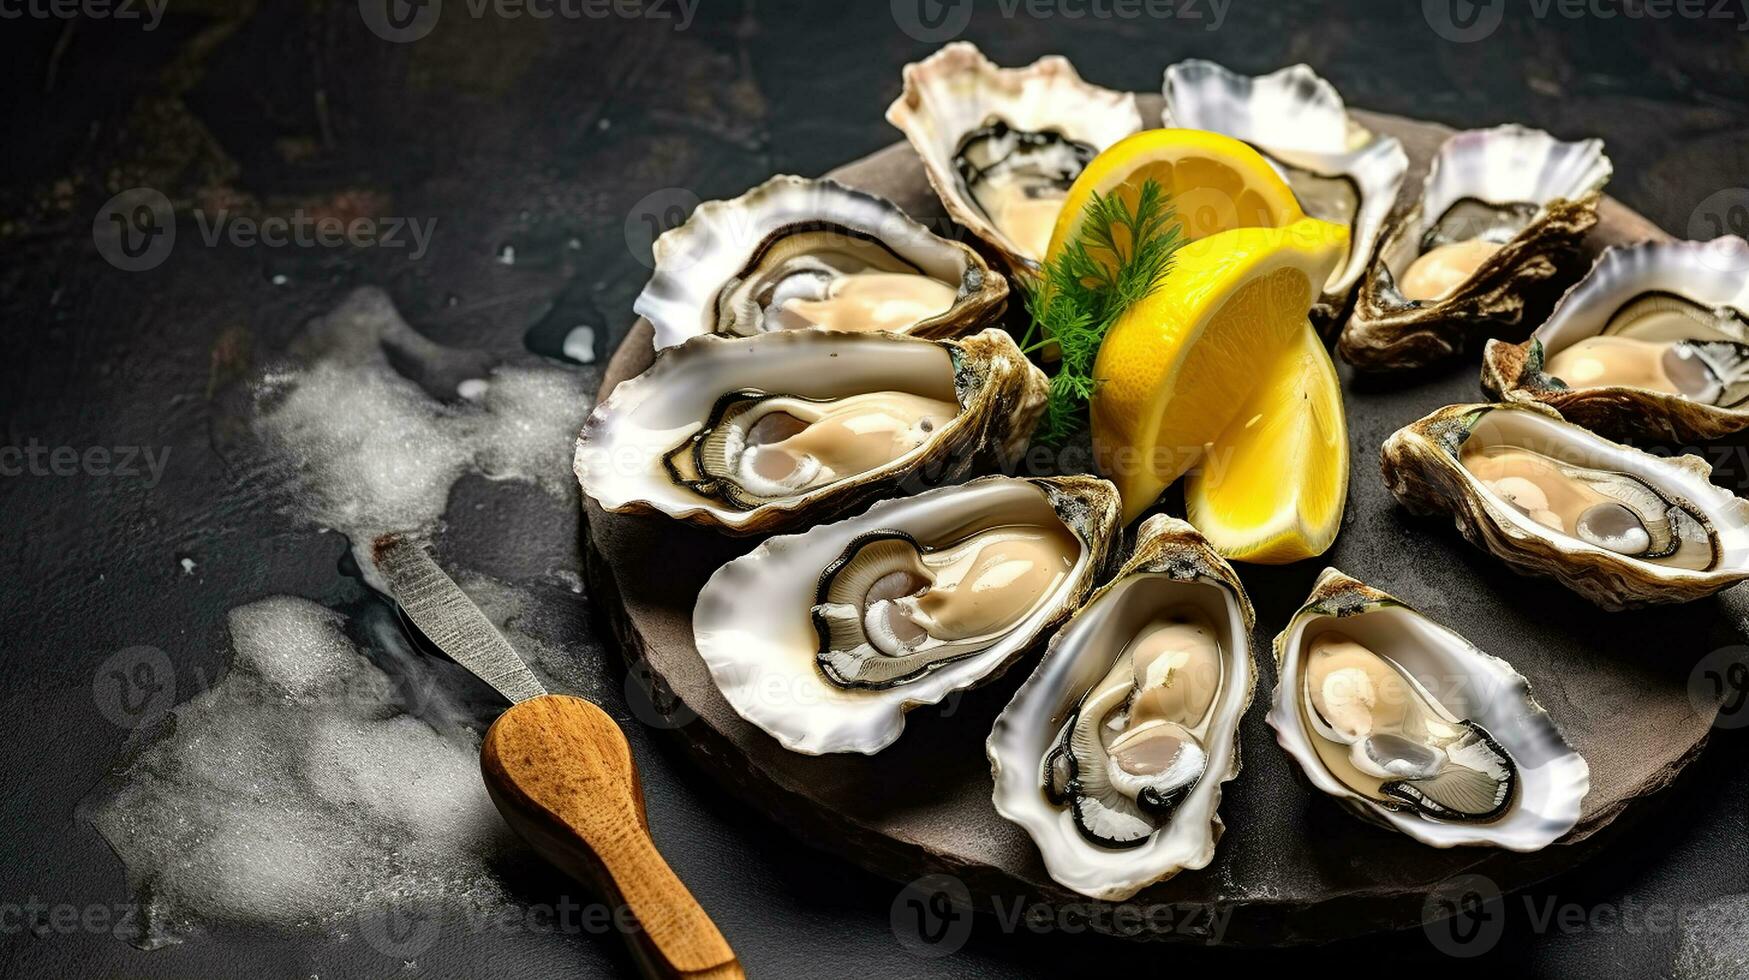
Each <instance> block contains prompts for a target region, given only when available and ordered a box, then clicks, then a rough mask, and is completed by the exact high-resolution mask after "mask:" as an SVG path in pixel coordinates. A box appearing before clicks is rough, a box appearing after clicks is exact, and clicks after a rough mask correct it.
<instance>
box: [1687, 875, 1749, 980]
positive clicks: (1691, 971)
mask: <svg viewBox="0 0 1749 980" xmlns="http://www.w3.org/2000/svg"><path fill="white" fill-rule="evenodd" d="M1680 921H1681V924H1682V935H1681V936H1680V938H1679V939H1678V940H1677V945H1676V956H1675V957H1674V959H1673V961H1672V963H1671V971H1670V975H1671V976H1672V977H1674V978H1675V980H1739V978H1741V977H1746V976H1749V895H1724V896H1721V897H1719V898H1716V899H1714V900H1713V901H1711V902H1709V903H1707V904H1706V905H1703V906H1701V907H1699V908H1698V909H1687V910H1684V915H1683V916H1682V918H1681V920H1680Z"/></svg>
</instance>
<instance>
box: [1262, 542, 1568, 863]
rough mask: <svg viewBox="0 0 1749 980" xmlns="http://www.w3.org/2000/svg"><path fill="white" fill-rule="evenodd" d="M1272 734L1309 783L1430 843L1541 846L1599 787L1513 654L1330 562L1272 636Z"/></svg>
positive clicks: (1365, 815)
mask: <svg viewBox="0 0 1749 980" xmlns="http://www.w3.org/2000/svg"><path fill="white" fill-rule="evenodd" d="M1275 661H1276V669H1277V674H1278V677H1277V680H1276V687H1275V695H1274V697H1273V699H1272V701H1271V704H1270V709H1269V724H1270V726H1271V727H1273V728H1274V729H1275V733H1276V739H1277V741H1279V742H1280V743H1281V747H1282V748H1283V749H1285V750H1286V751H1287V753H1288V755H1289V756H1291V757H1292V758H1293V760H1294V762H1296V763H1297V764H1298V765H1299V767H1300V770H1301V772H1303V773H1304V774H1305V775H1306V777H1307V779H1308V780H1309V781H1310V782H1311V783H1312V785H1313V786H1314V787H1316V788H1317V789H1319V790H1322V791H1323V792H1325V793H1328V794H1329V795H1330V796H1332V797H1334V798H1335V799H1336V800H1337V801H1339V802H1340V803H1342V804H1343V805H1344V806H1345V807H1347V808H1348V809H1349V810H1351V811H1353V812H1354V813H1356V814H1358V815H1359V816H1360V817H1361V818H1363V819H1365V820H1368V821H1371V822H1373V823H1377V824H1380V825H1382V826H1384V827H1388V828H1390V829H1392V830H1396V831H1399V832H1401V833H1404V834H1407V835H1409V836H1410V837H1413V838H1415V839H1416V840H1418V841H1421V842H1422V843H1424V844H1431V845H1433V846H1434V847H1453V846H1457V845H1466V844H1475V845H1492V846H1495V847H1503V848H1506V849H1508V850H1513V851H1535V850H1540V849H1542V848H1543V847H1546V846H1548V845H1549V844H1552V843H1554V842H1555V841H1556V840H1557V839H1559V838H1560V837H1562V836H1564V835H1565V834H1566V833H1567V832H1568V831H1571V830H1572V829H1573V828H1574V827H1575V826H1576V825H1577V824H1578V822H1579V816H1580V805H1581V803H1582V801H1583V800H1584V798H1585V794H1586V793H1587V792H1589V791H1590V788H1591V771H1590V767H1589V766H1588V765H1587V764H1586V762H1585V759H1584V757H1582V756H1581V755H1579V753H1577V752H1575V751H1574V750H1573V748H1572V746H1570V745H1568V744H1567V741H1566V740H1565V739H1564V738H1562V736H1561V732H1560V730H1559V729H1558V728H1556V727H1555V723H1554V720H1553V719H1551V718H1550V717H1549V714H1548V712H1547V711H1545V710H1543V708H1542V706H1541V705H1539V704H1537V702H1536V699H1535V697H1533V696H1532V694H1531V690H1530V682H1529V681H1527V680H1525V679H1524V677H1523V676H1521V675H1520V674H1519V673H1518V672H1517V671H1515V670H1513V669H1512V665H1511V664H1508V663H1507V662H1506V661H1504V660H1501V659H1500V658H1498V657H1491V656H1489V655H1488V654H1486V653H1483V652H1482V651H1481V650H1479V649H1477V648H1476V647H1475V646H1474V645H1473V644H1471V643H1470V642H1469V641H1468V640H1466V639H1464V638H1463V637H1462V636H1460V635H1459V634H1457V633H1455V632H1453V631H1451V630H1449V629H1446V628H1445V627H1443V626H1440V625H1439V624H1438V623H1435V622H1433V621H1432V620H1431V619H1428V618H1427V617H1425V616H1423V615H1421V614H1420V613H1418V612H1416V611H1415V610H1413V609H1411V608H1409V607H1408V606H1406V605H1404V604H1403V603H1402V602H1401V601H1399V600H1397V599H1395V598H1393V597H1392V596H1390V595H1387V594H1386V593H1384V592H1380V591H1379V590H1377V589H1373V588H1370V587H1368V586H1366V585H1364V584H1362V583H1361V582H1358V581H1356V580H1354V579H1352V578H1349V577H1348V576H1346V575H1344V574H1342V573H1341V572H1339V571H1337V570H1336V569H1334V568H1327V569H1325V570H1324V572H1323V574H1322V575H1320V576H1319V577H1318V581H1317V584H1316V585H1314V586H1313V588H1312V594H1311V596H1310V597H1309V598H1308V599H1307V600H1306V603H1305V605H1303V606H1301V607H1300V609H1299V611H1298V612H1296V613H1295V614H1294V616H1293V618H1292V619H1290V620H1289V621H1288V625H1287V628H1286V629H1285V630H1283V631H1282V632H1281V633H1280V635H1278V636H1277V637H1276V638H1275Z"/></svg>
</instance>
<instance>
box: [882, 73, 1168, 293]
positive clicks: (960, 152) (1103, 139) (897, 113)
mask: <svg viewBox="0 0 1749 980" xmlns="http://www.w3.org/2000/svg"><path fill="white" fill-rule="evenodd" d="M904 78H905V86H904V90H903V91H902V92H901V93H900V94H899V97H898V98H897V99H896V100H894V102H893V104H892V105H891V106H889V107H888V108H887V121H888V122H890V123H892V124H893V125H894V126H897V127H898V128H899V129H900V130H901V131H902V132H904V134H905V138H906V139H907V140H909V141H910V143H911V146H912V148H914V149H915V150H916V151H917V155H918V156H919V157H920V158H922V160H923V168H924V171H925V173H927V174H928V175H929V183H930V185H931V186H933V187H934V188H935V193H936V194H937V195H938V196H940V198H941V202H942V204H943V205H944V206H945V207H946V208H947V212H948V214H949V215H951V216H952V217H953V219H954V220H955V221H957V222H959V223H960V224H961V225H964V226H965V227H966V228H967V229H969V230H970V231H971V232H972V233H973V234H974V235H976V236H978V237H979V238H980V239H982V240H983V241H984V242H986V243H987V244H988V245H990V246H991V247H992V248H993V249H995V251H996V253H997V254H998V255H1000V256H1001V257H1002V258H1003V260H1004V262H1005V263H1006V265H1007V266H1008V268H1009V269H1011V270H1019V269H1025V268H1029V267H1032V266H1036V265H1037V264H1038V263H1039V262H1040V261H1041V260H1042V259H1043V258H1044V253H1045V249H1046V246H1048V245H1049V244H1050V238H1051V230H1052V229H1053V228H1054V227H1055V226H1056V221H1057V214H1058V212H1060V211H1061V210H1062V207H1063V199H1064V198H1065V197H1066V196H1067V195H1068V192H1069V185H1070V184H1073V183H1074V182H1075V178H1076V177H1078V176H1080V174H1081V171H1082V169H1083V168H1085V167H1086V166H1087V164H1088V163H1089V162H1090V161H1091V160H1092V159H1093V158H1094V157H1095V156H1096V155H1098V153H1099V151H1101V150H1103V149H1105V148H1106V147H1108V146H1110V145H1111V144H1113V143H1115V142H1117V141H1118V140H1120V139H1122V138H1124V137H1125V136H1128V135H1130V134H1131V133H1134V132H1136V131H1137V130H1139V129H1141V128H1142V117H1141V113H1140V112H1138V111H1137V109H1136V98H1135V95H1133V94H1132V93H1128V92H1113V91H1111V90H1109V89H1103V88H1099V87H1098V86H1095V85H1089V84H1087V83H1086V82H1083V81H1082V80H1081V76H1080V75H1078V74H1076V72H1075V69H1074V66H1072V65H1070V64H1069V62H1068V61H1067V60H1066V59H1064V58H1061V57H1058V56H1055V55H1053V56H1050V57H1046V58H1040V59H1039V60H1038V61H1035V62H1033V63H1032V64H1031V65H1028V66H1027V67H1025V68H999V67H997V66H996V65H995V63H993V62H991V61H990V60H989V59H988V58H986V57H984V55H983V54H982V53H981V52H979V51H978V49H977V48H976V47H974V46H973V45H971V44H970V43H967V42H965V41H955V42H953V43H951V44H948V45H947V46H945V47H943V48H942V49H941V50H940V51H937V52H936V53H935V54H933V55H930V56H929V57H928V58H926V59H924V60H923V61H921V62H917V63H915V64H910V65H906V66H905V73H904Z"/></svg>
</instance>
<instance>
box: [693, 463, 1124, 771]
mask: <svg viewBox="0 0 1749 980" xmlns="http://www.w3.org/2000/svg"><path fill="white" fill-rule="evenodd" d="M1004 487H1006V488H1012V490H1003V489H997V488H1004ZM1028 488H1030V489H1034V490H1036V491H1037V492H1038V493H1039V494H1041V495H1042V496H1043V498H1044V502H1045V505H1046V506H1047V507H1048V508H1049V510H1050V512H1051V513H1053V514H1054V515H1055V516H1056V517H1057V519H1058V520H1060V521H1061V522H1062V523H1063V525H1064V526H1065V527H1067V528H1068V529H1069V531H1070V533H1072V534H1073V535H1074V536H1075V538H1076V540H1077V541H1079V542H1080V544H1081V548H1082V553H1081V556H1080V558H1079V559H1078V560H1077V562H1076V564H1075V567H1074V568H1073V569H1072V570H1071V574H1070V575H1069V576H1068V577H1067V578H1066V579H1065V580H1064V582H1063V583H1061V584H1060V585H1059V586H1058V589H1057V595H1056V596H1054V597H1053V601H1052V602H1050V603H1047V604H1044V605H1042V606H1041V607H1040V609H1038V610H1035V611H1034V612H1033V613H1031V614H1029V618H1030V617H1036V618H1037V623H1036V624H1035V625H1032V626H1031V627H1027V626H1026V624H1025V623H1023V624H1022V626H1020V627H1016V630H1015V631H1012V632H1011V633H1010V635H1008V636H1005V637H1004V638H1003V639H1002V640H1001V641H999V642H997V643H996V644H994V645H992V646H991V647H990V648H989V649H986V650H984V651H981V652H979V653H977V654H974V655H971V656H968V657H964V658H962V659H959V660H956V661H954V662H952V663H949V664H946V665H944V666H943V667H941V668H940V669H937V670H933V671H930V672H929V673H927V674H924V675H923V676H921V677H919V678H918V679H917V680H916V681H914V682H911V683H908V684H904V685H898V686H894V687H888V688H884V689H866V688H853V689H844V688H838V687H835V686H833V685H831V684H830V682H828V681H826V680H825V679H824V678H820V677H817V675H816V672H817V671H818V667H817V666H816V663H815V654H816V652H817V639H818V636H817V634H816V633H815V631H814V627H813V624H812V621H811V620H810V618H809V614H808V612H809V611H808V608H807V606H806V604H804V605H803V606H802V607H801V608H800V610H799V612H798V613H797V616H798V617H799V618H798V621H797V631H798V635H805V636H806V637H807V638H808V639H809V641H810V642H809V643H808V646H807V648H806V650H805V651H803V654H805V655H799V656H800V659H802V660H804V661H805V662H806V664H807V669H808V671H809V676H811V677H814V678H815V679H816V680H817V681H818V686H819V688H820V690H823V691H825V692H827V693H828V694H831V695H833V696H834V697H835V698H836V700H835V701H833V702H832V704H833V707H834V710H836V711H837V713H838V716H837V717H834V718H833V719H832V724H831V725H830V726H829V727H826V728H823V729H822V728H816V727H813V726H806V725H804V726H785V725H783V724H782V722H783V721H784V720H785V719H784V711H783V710H781V708H779V709H775V710H774V709H773V707H772V706H771V705H766V704H761V703H760V702H759V701H758V699H757V698H755V699H754V703H753V706H752V707H749V706H747V705H744V704H743V703H741V701H740V699H739V698H738V697H737V696H736V695H735V694H732V693H731V691H735V692H739V691H740V690H742V689H743V688H751V687H757V686H758V684H759V680H760V678H762V677H765V676H767V675H766V674H765V673H763V672H761V673H760V674H759V676H758V677H753V678H750V679H749V680H748V681H747V683H745V684H742V683H740V682H739V681H737V679H736V678H734V677H733V676H727V677H726V676H725V675H726V674H728V673H729V672H731V671H733V670H735V669H737V664H736V661H735V659H734V658H733V657H730V658H721V657H717V658H714V659H713V655H712V654H713V653H714V652H715V649H714V644H713V643H711V642H708V641H706V640H705V639H704V637H705V636H708V635H709V633H710V631H709V630H708V629H706V628H705V627H704V626H703V625H701V621H703V620H704V619H705V618H706V617H707V616H708V615H710V614H711V613H712V612H714V610H710V611H707V608H706V607H707V601H714V600H715V598H716V596H715V591H716V590H717V589H727V588H729V587H730V584H731V583H733V582H734V581H735V580H736V579H737V578H739V577H742V576H745V575H748V574H752V573H751V572H749V571H748V569H750V568H753V569H756V568H757V566H758V565H759V563H761V562H766V561H770V562H779V561H782V560H783V558H784V556H785V555H786V554H793V553H795V552H796V551H797V550H798V549H800V548H802V547H805V545H804V544H803V543H802V539H804V538H807V537H810V536H814V535H818V536H819V538H820V540H822V541H826V542H830V541H831V540H832V538H831V537H829V536H828V533H827V532H834V531H835V533H837V534H840V535H843V540H840V541H838V542H837V544H836V545H833V546H831V547H829V548H826V549H825V550H826V551H829V552H830V553H831V555H837V554H839V553H841V552H842V551H843V547H844V545H845V543H847V542H848V541H849V540H850V538H853V537H855V536H856V535H857V534H860V533H863V532H864V531H866V530H874V529H878V528H880V527H882V526H883V525H882V523H881V522H883V521H884V520H885V519H887V518H889V517H891V516H892V515H894V514H895V512H898V514H899V516H898V517H894V518H893V519H892V520H885V527H886V528H888V529H900V530H903V529H904V528H903V527H900V526H899V525H900V522H901V521H903V520H904V519H905V516H904V515H905V513H906V512H907V511H911V510H914V509H917V508H921V507H925V506H928V505H929V504H930V503H931V502H932V501H940V500H943V499H947V498H951V497H952V496H953V495H956V494H966V493H971V492H975V491H981V490H985V489H987V490H988V491H989V492H990V493H1009V492H1014V493H1018V492H1021V491H1023V490H1025V489H1028ZM1118 508H1119V503H1118V494H1117V488H1116V487H1115V486H1113V485H1112V484H1111V483H1110V482H1109V481H1106V480H1103V479H1100V478H1098V477H1091V476H1058V477H1012V476H1003V475H991V476H984V477H979V478H977V479H974V480H969V481H967V482H965V483H959V484H955V485H952V486H946V487H937V488H936V489H933V490H928V491H925V492H923V493H920V494H916V495H913V496H909V497H890V498H887V499H884V500H881V501H879V502H877V503H875V504H874V505H873V506H871V507H869V508H868V509H867V510H865V511H863V512H862V513H860V514H856V515H854V516H851V517H847V518H845V519H843V520H840V521H836V522H833V523H831V524H821V525H816V526H814V527H811V528H808V529H807V530H804V531H800V532H797V533H794V534H780V535H774V536H772V537H769V538H766V539H765V540H764V541H761V542H760V543H759V545H758V546H756V547H755V548H754V549H753V550H751V551H749V552H747V553H746V554H744V555H741V556H740V557H738V558H735V559H733V560H731V561H729V562H727V563H725V564H723V565H722V566H720V567H719V568H718V569H717V570H716V571H715V572H713V573H712V574H711V577H710V579H709V580H707V581H706V583H705V585H704V587H702V588H701V589H700V590H699V594H698V599H697V601H696V602H695V603H694V605H693V613H692V627H693V645H694V647H695V649H696V650H697V651H698V655H699V658H700V659H701V660H702V661H704V665H705V668H706V670H707V672H708V673H709V675H710V678H711V683H712V684H713V685H714V686H715V687H716V688H717V691H718V692H719V693H720V694H721V695H722V696H723V699H724V701H725V702H726V703H727V704H728V705H729V707H730V709H731V710H733V711H734V712H735V714H736V715H737V716H739V717H740V718H741V719H742V720H744V721H746V722H747V723H748V724H750V725H753V726H754V727H755V728H758V729H760V730H761V731H763V732H765V733H766V734H767V735H770V736H771V737H772V738H773V739H775V740H776V741H777V742H778V744H780V745H782V746H783V747H784V748H785V749H786V750H788V751H791V752H794V753H797V754H799V755H810V756H816V755H828V754H839V753H855V754H861V755H874V754H876V753H878V752H880V751H882V750H883V749H885V748H887V747H888V746H890V745H892V744H893V743H894V742H896V741H898V739H899V737H900V736H901V735H902V734H904V730H905V716H906V715H907V714H908V713H909V712H910V711H911V710H912V709H913V708H918V707H924V706H927V705H933V704H938V703H940V702H941V701H942V700H943V699H945V698H946V697H948V696H949V695H951V694H953V693H955V692H962V691H969V690H974V689H976V688H978V687H981V686H983V685H984V684H988V683H990V682H992V681H994V680H996V679H997V678H999V677H1001V676H1002V675H1003V674H1004V673H1006V672H1007V671H1008V670H1009V669H1011V668H1012V667H1013V666H1014V665H1015V664H1016V663H1018V662H1020V661H1021V660H1022V659H1024V658H1025V656H1026V655H1027V653H1028V652H1029V651H1031V650H1033V649H1035V648H1037V647H1038V646H1039V641H1040V639H1041V638H1042V637H1043V636H1044V635H1045V634H1046V633H1047V632H1050V631H1051V630H1052V629H1054V628H1055V627H1056V626H1057V624H1059V623H1061V622H1062V621H1063V620H1064V619H1066V618H1068V616H1069V615H1070V614H1071V613H1072V612H1073V611H1074V610H1075V609H1076V608H1078V607H1079V606H1080V605H1081V603H1082V601H1083V600H1084V599H1085V598H1086V596H1087V594H1088V593H1089V592H1091V591H1092V590H1093V587H1094V583H1095V582H1097V581H1098V580H1099V578H1100V577H1101V575H1102V573H1103V572H1104V570H1105V566H1106V565H1107V562H1108V559H1109V557H1110V552H1111V548H1112V544H1113V541H1114V540H1115V538H1116V536H1117V534H1118V532H1119V531H1120V530H1121V529H1120V527H1119V525H1118V523H1117V521H1118ZM828 560H829V559H828ZM804 578H806V581H805V582H803V583H802V586H801V587H800V591H798V592H797V595H803V594H804V593H805V595H806V596H807V597H809V598H811V597H812V596H813V594H814V589H815V585H816V579H817V575H816V576H813V577H807V576H804ZM1022 630H1024V635H1023V636H1021V635H1020V633H1021V631H1022ZM1017 636H1018V637H1019V638H1017ZM743 669H744V668H743ZM962 677H963V680H962V679H961V678H962ZM847 704H860V705H861V706H862V707H861V709H860V710H859V712H858V714H859V716H863V717H857V718H848V719H847V718H845V717H844V716H843V714H844V713H843V710H842V709H843V706H844V705H847ZM857 722H863V723H864V724H860V725H859V724H857Z"/></svg>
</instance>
